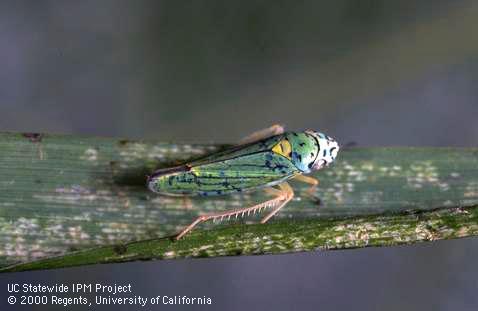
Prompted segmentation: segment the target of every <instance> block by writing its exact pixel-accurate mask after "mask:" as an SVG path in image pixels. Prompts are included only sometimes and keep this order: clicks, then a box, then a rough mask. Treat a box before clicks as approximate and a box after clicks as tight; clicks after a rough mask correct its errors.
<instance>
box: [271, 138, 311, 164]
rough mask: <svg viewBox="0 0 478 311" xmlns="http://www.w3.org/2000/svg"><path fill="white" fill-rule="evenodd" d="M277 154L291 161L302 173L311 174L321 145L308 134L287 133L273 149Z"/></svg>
mask: <svg viewBox="0 0 478 311" xmlns="http://www.w3.org/2000/svg"><path fill="white" fill-rule="evenodd" d="M272 150H273V151H274V152H275V153H277V154H280V155H282V156H284V157H286V158H287V159H289V160H290V161H291V162H292V163H293V164H294V165H295V166H296V167H297V168H298V169H299V170H300V171H302V172H304V173H308V172H310V168H311V166H312V164H313V163H314V161H315V159H316V158H317V154H318V151H319V145H318V143H317V139H315V137H314V136H312V135H310V134H308V133H304V132H302V133H295V132H291V133H286V134H285V135H284V138H283V139H282V140H281V141H280V142H279V143H277V144H276V145H275V146H274V147H273V149H272Z"/></svg>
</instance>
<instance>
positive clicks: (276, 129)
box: [239, 124, 284, 145]
mask: <svg viewBox="0 0 478 311" xmlns="http://www.w3.org/2000/svg"><path fill="white" fill-rule="evenodd" d="M282 133H284V127H283V126H282V125H280V124H274V125H272V126H271V127H268V128H265V129H262V130H259V131H257V132H254V133H252V134H251V135H249V136H246V137H244V138H243V139H241V140H240V141H239V145H244V144H248V143H252V142H255V141H258V140H261V139H264V138H267V137H271V136H274V135H279V134H282Z"/></svg>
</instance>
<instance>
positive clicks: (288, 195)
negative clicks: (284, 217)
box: [261, 182, 294, 224]
mask: <svg viewBox="0 0 478 311" xmlns="http://www.w3.org/2000/svg"><path fill="white" fill-rule="evenodd" d="M279 187H280V190H281V191H282V193H283V195H282V196H283V201H282V202H281V203H280V204H279V205H277V207H276V208H274V209H273V210H272V212H270V213H269V214H268V215H266V217H264V218H263V219H262V220H261V224H263V223H266V222H267V221H268V220H269V219H271V217H272V216H274V215H275V214H277V212H278V211H280V209H281V208H283V207H284V206H285V205H286V204H287V203H288V202H289V201H290V200H292V198H293V197H294V190H292V188H291V186H289V184H288V183H286V182H283V183H282V184H279Z"/></svg>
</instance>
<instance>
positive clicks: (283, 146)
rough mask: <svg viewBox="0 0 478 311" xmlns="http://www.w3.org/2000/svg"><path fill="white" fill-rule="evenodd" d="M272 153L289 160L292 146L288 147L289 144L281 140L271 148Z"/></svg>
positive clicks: (287, 141)
mask: <svg viewBox="0 0 478 311" xmlns="http://www.w3.org/2000/svg"><path fill="white" fill-rule="evenodd" d="M272 151H274V152H275V153H277V154H280V155H281V156H283V157H286V158H287V159H289V160H291V157H290V155H291V153H292V146H291V145H290V142H289V140H287V139H283V140H281V141H280V142H278V143H277V144H276V145H275V146H274V147H272Z"/></svg>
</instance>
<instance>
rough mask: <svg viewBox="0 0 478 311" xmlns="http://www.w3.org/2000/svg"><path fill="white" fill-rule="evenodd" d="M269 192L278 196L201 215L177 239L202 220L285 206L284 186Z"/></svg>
mask: <svg viewBox="0 0 478 311" xmlns="http://www.w3.org/2000/svg"><path fill="white" fill-rule="evenodd" d="M287 186H288V185H287ZM289 188H290V186H289ZM291 191H292V188H291ZM268 193H269V194H274V195H275V196H276V197H275V198H273V199H271V200H268V201H265V202H263V203H259V204H256V205H254V206H251V207H246V208H241V209H237V210H233V211H225V212H221V213H216V214H209V215H202V216H199V217H198V218H196V220H194V221H193V222H192V223H191V224H190V225H189V226H187V227H186V228H184V229H183V230H182V231H181V232H180V233H179V234H178V235H177V236H176V240H179V239H180V238H182V237H183V236H184V235H185V234H186V233H188V232H189V231H191V230H192V229H193V228H194V227H195V226H196V225H198V224H200V223H201V222H204V221H207V220H211V219H212V220H216V219H219V220H222V219H224V218H228V219H229V218H231V217H234V216H235V217H236V218H237V217H238V216H239V215H241V216H244V215H249V214H250V213H256V212H261V211H262V210H263V209H267V208H271V207H275V206H278V204H279V205H282V206H283V205H284V203H283V202H282V201H285V200H287V198H288V193H287V192H285V191H283V190H282V187H281V190H278V189H273V188H270V189H268ZM286 202H288V201H286Z"/></svg>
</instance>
